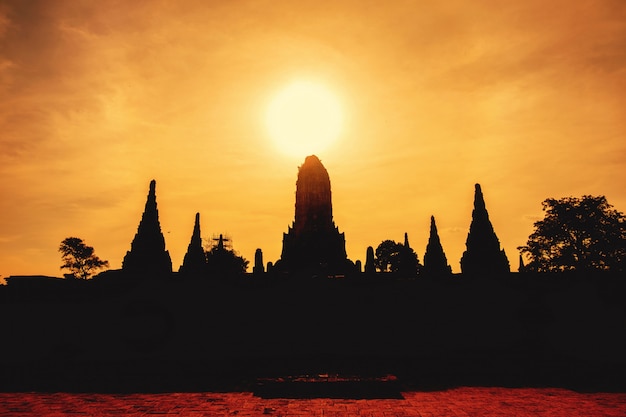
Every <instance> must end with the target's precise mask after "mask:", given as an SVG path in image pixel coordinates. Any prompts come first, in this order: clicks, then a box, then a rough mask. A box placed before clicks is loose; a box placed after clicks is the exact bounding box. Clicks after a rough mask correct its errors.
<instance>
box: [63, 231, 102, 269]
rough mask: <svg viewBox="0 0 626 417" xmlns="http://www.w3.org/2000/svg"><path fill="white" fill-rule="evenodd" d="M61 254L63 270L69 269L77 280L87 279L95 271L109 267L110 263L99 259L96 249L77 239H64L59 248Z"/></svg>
mask: <svg viewBox="0 0 626 417" xmlns="http://www.w3.org/2000/svg"><path fill="white" fill-rule="evenodd" d="M59 252H61V256H62V258H61V259H62V260H63V265H61V269H69V271H70V272H71V273H72V274H73V275H74V276H75V277H77V278H81V279H87V278H89V277H90V276H91V275H92V274H93V272H94V271H95V270H97V269H102V268H106V267H108V266H109V262H108V261H104V260H102V259H100V258H99V257H97V256H96V255H95V253H94V249H93V248H92V247H91V246H87V245H86V244H85V243H84V242H83V240H82V239H80V238H77V237H68V238H65V239H63V241H62V242H61V245H60V246H59Z"/></svg>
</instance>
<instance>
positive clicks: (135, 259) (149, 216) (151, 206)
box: [122, 180, 172, 277]
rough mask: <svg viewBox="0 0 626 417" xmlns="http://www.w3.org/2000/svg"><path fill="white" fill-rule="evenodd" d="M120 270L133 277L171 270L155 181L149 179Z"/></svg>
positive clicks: (155, 274)
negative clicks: (142, 210) (143, 202)
mask: <svg viewBox="0 0 626 417" xmlns="http://www.w3.org/2000/svg"><path fill="white" fill-rule="evenodd" d="M122 270H123V271H125V272H128V273H129V275H131V276H134V277H150V276H159V275H163V274H169V273H171V272H172V260H171V258H170V254H169V252H168V251H167V250H165V238H164V237H163V233H161V224H160V223H159V211H158V210H157V202H156V181H155V180H152V181H150V191H149V192H148V199H147V201H146V207H145V209H144V212H143V215H142V216H141V221H140V222H139V227H138V228H137V234H136V235H135V238H134V239H133V241H132V243H131V249H130V251H128V252H127V253H126V256H125V257H124V261H123V262H122Z"/></svg>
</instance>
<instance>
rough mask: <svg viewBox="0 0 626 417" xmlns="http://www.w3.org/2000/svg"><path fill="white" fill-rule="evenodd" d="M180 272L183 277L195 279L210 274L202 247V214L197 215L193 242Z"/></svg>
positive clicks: (190, 243)
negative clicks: (193, 277)
mask: <svg viewBox="0 0 626 417" xmlns="http://www.w3.org/2000/svg"><path fill="white" fill-rule="evenodd" d="M178 272H179V273H180V274H182V275H186V276H195V277H200V276H203V275H206V274H207V272H208V269H207V261H206V253H205V252H204V248H203V247H202V237H201V236H200V213H196V220H195V223H194V226H193V233H192V235H191V241H190V242H189V246H188V247H187V253H185V257H184V258H183V264H182V265H181V266H180V268H179V270H178Z"/></svg>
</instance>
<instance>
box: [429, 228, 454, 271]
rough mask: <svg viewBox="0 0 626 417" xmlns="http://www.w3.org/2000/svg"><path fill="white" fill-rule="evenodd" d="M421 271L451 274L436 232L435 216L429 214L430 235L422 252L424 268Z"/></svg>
mask: <svg viewBox="0 0 626 417" xmlns="http://www.w3.org/2000/svg"><path fill="white" fill-rule="evenodd" d="M422 272H423V273H424V274H425V275H431V276H439V275H451V274H452V268H451V267H450V265H448V259H447V258H446V254H445V252H444V251H443V246H441V241H440V240H439V233H437V225H436V224H435V216H430V236H429V237H428V244H427V245H426V253H425V254H424V268H423V269H422Z"/></svg>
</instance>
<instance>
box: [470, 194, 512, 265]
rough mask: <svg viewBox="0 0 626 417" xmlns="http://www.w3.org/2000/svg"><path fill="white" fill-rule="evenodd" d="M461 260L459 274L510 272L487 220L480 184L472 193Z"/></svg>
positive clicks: (504, 255)
mask: <svg viewBox="0 0 626 417" xmlns="http://www.w3.org/2000/svg"><path fill="white" fill-rule="evenodd" d="M465 245H466V247H467V250H466V251H465V252H464V253H463V257H462V258H461V272H463V273H469V274H500V273H505V272H510V267H509V260H508V259H507V257H506V254H505V253H504V251H503V250H501V249H500V241H499V240H498V237H497V236H496V233H495V232H494V230H493V225H492V224H491V221H490V220H489V213H488V212H487V208H486V206H485V200H484V198H483V193H482V189H481V188H480V184H476V186H475V192H474V210H473V211H472V222H471V224H470V230H469V233H468V235H467V241H466V243H465Z"/></svg>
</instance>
